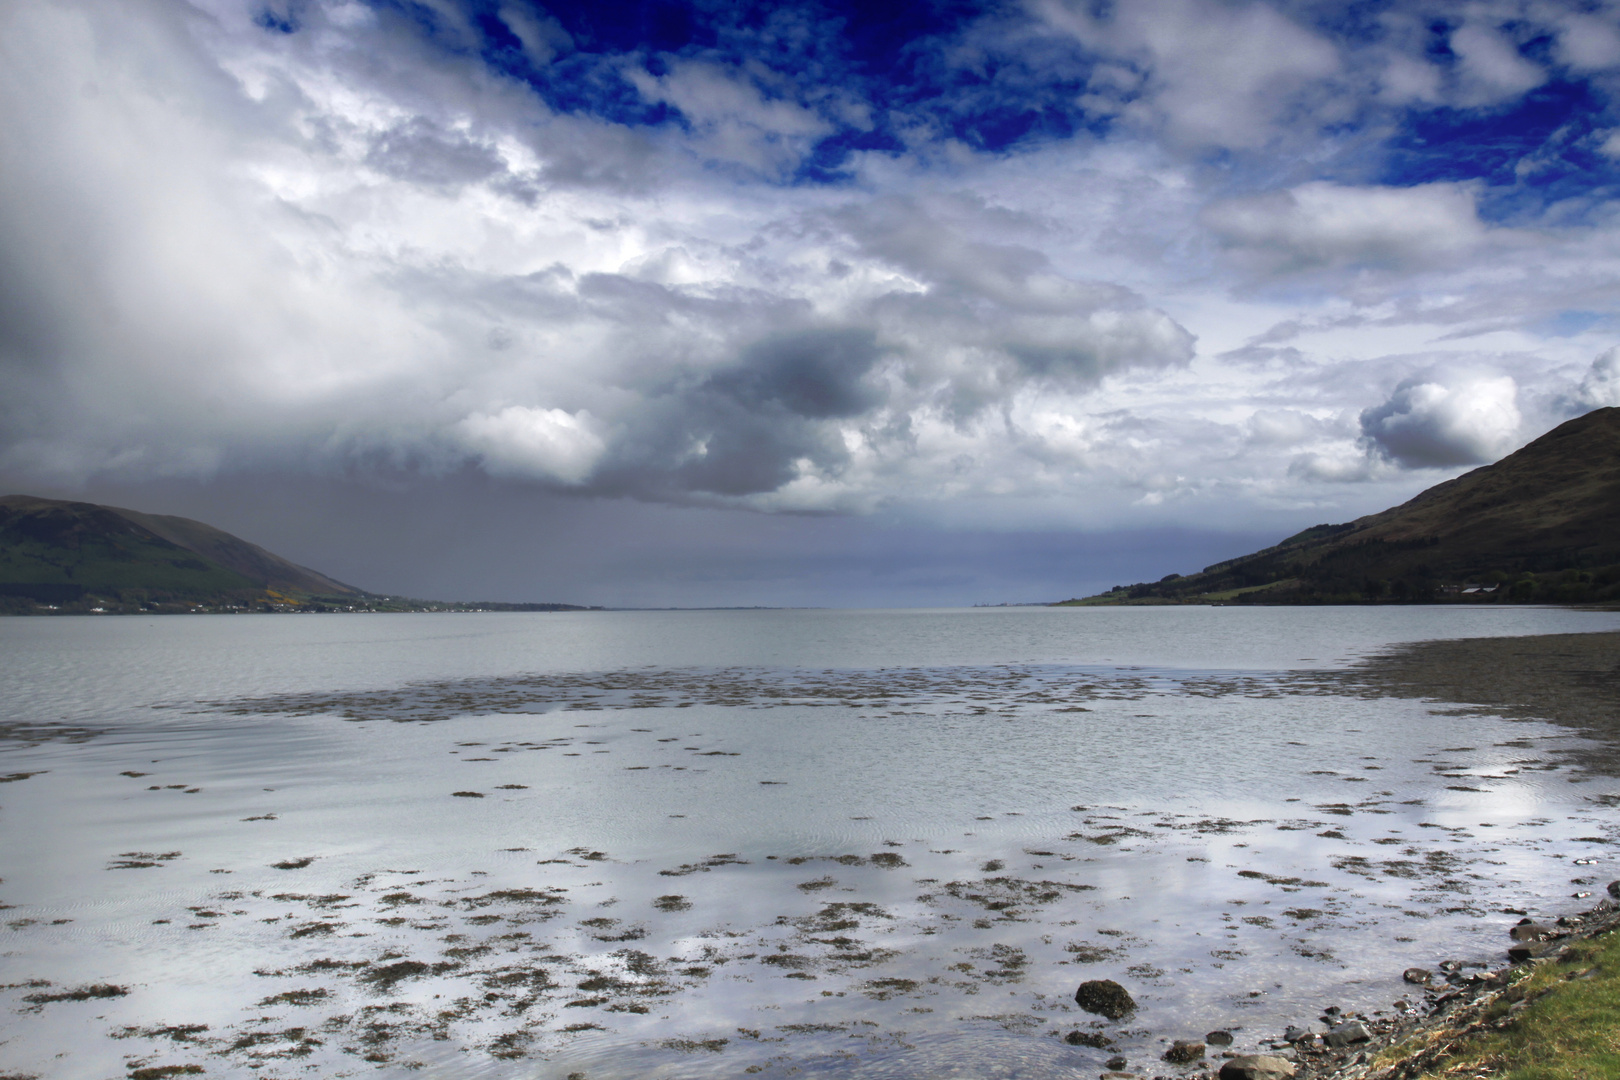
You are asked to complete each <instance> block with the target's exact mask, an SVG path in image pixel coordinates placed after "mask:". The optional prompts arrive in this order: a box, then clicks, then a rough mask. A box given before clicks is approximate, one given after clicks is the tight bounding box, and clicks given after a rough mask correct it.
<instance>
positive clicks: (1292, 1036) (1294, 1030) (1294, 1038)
mask: <svg viewBox="0 0 1620 1080" xmlns="http://www.w3.org/2000/svg"><path fill="white" fill-rule="evenodd" d="M1308 1035H1310V1031H1309V1030H1308V1029H1306V1028H1302V1027H1295V1026H1294V1025H1293V1024H1289V1025H1288V1030H1287V1031H1284V1032H1283V1041H1284V1042H1291V1043H1297V1042H1299V1040H1301V1039H1303V1038H1305V1037H1307V1036H1308Z"/></svg>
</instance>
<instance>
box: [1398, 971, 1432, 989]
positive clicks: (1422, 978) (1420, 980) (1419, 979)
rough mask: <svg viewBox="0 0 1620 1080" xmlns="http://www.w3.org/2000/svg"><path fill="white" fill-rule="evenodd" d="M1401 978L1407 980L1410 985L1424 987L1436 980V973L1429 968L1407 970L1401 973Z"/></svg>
mask: <svg viewBox="0 0 1620 1080" xmlns="http://www.w3.org/2000/svg"><path fill="white" fill-rule="evenodd" d="M1401 978H1403V979H1405V980H1406V981H1407V982H1409V983H1416V984H1417V985H1419V986H1422V985H1423V984H1424V983H1426V982H1428V981H1429V980H1430V979H1432V978H1434V972H1432V971H1430V970H1428V969H1427V968H1415V967H1414V968H1407V969H1406V970H1405V971H1403V972H1401Z"/></svg>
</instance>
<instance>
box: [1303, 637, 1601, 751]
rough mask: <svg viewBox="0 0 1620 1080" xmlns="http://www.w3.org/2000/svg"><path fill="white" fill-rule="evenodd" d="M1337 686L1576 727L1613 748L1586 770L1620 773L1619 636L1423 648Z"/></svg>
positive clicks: (1357, 670)
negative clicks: (1471, 706) (1441, 702)
mask: <svg viewBox="0 0 1620 1080" xmlns="http://www.w3.org/2000/svg"><path fill="white" fill-rule="evenodd" d="M1333 681H1334V682H1335V683H1337V684H1338V685H1339V686H1341V687H1343V688H1344V689H1345V690H1348V691H1351V692H1359V693H1362V694H1365V695H1370V696H1387V697H1404V698H1423V699H1428V700H1433V701H1444V702H1455V703H1460V704H1464V705H1473V706H1476V707H1477V708H1476V709H1475V710H1469V711H1474V712H1477V713H1480V714H1486V713H1488V714H1490V715H1493V716H1506V717H1514V718H1520V719H1535V720H1548V721H1551V722H1552V723H1555V724H1559V725H1562V726H1564V727H1569V728H1573V729H1575V730H1577V731H1579V732H1581V734H1583V735H1585V736H1587V737H1588V738H1591V739H1594V740H1597V741H1599V742H1601V743H1602V744H1604V745H1606V746H1607V747H1609V750H1608V752H1607V753H1601V752H1600V753H1598V754H1597V755H1596V756H1592V757H1590V758H1588V759H1585V760H1583V761H1582V762H1581V763H1580V764H1581V765H1582V766H1583V767H1584V768H1586V769H1587V770H1589V771H1591V772H1596V773H1601V774H1603V775H1607V776H1616V775H1620V633H1612V632H1601V633H1590V634H1546V635H1541V636H1537V637H1501V638H1466V639H1462V640H1455V641H1424V642H1418V643H1416V644H1412V645H1405V646H1401V647H1400V648H1398V649H1395V650H1393V651H1391V652H1388V653H1385V654H1383V655H1380V656H1377V657H1374V658H1372V659H1370V660H1368V661H1366V662H1365V663H1363V664H1360V665H1358V666H1356V667H1353V668H1350V669H1348V670H1346V671H1344V672H1342V673H1340V674H1338V675H1337V677H1336V678H1335V679H1334V680H1333Z"/></svg>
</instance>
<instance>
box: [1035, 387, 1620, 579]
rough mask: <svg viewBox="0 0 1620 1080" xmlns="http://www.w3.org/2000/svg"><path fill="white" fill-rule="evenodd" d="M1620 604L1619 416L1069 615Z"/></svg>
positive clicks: (1593, 420) (1594, 420) (1557, 433)
mask: <svg viewBox="0 0 1620 1080" xmlns="http://www.w3.org/2000/svg"><path fill="white" fill-rule="evenodd" d="M1449 599H1455V600H1459V601H1480V600H1489V601H1499V600H1513V601H1533V602H1551V603H1582V602H1591V601H1607V600H1617V599H1620V408H1608V409H1598V410H1595V411H1593V412H1589V413H1587V414H1586V415H1585V416H1580V417H1577V418H1575V419H1574V420H1570V421H1568V422H1566V423H1564V424H1561V425H1559V426H1558V427H1556V428H1554V429H1553V430H1552V431H1550V432H1548V433H1547V434H1545V435H1543V436H1542V437H1541V438H1539V439H1537V440H1535V441H1534V442H1532V443H1530V444H1529V445H1528V446H1525V447H1524V448H1522V449H1520V450H1518V451H1517V452H1515V453H1513V454H1510V455H1508V456H1507V457H1505V458H1503V459H1502V460H1501V461H1498V462H1497V463H1496V464H1494V465H1486V466H1484V467H1482V468H1478V469H1475V470H1474V471H1473V472H1470V473H1465V474H1464V475H1462V476H1459V477H1457V478H1456V479H1455V480H1448V481H1446V482H1445V483H1443V484H1436V485H1435V486H1434V487H1432V488H1429V489H1428V490H1427V491H1425V492H1423V493H1422V494H1420V495H1418V496H1417V497H1416V498H1414V499H1412V500H1410V501H1408V502H1405V503H1402V504H1401V505H1400V506H1397V507H1395V508H1393V509H1390V510H1385V511H1384V512H1382V513H1379V514H1372V515H1369V516H1368V517H1364V518H1358V519H1357V520H1355V521H1351V522H1347V523H1345V524H1342V525H1317V526H1314V527H1312V528H1309V529H1306V530H1305V531H1304V532H1301V533H1297V534H1296V535H1294V536H1290V537H1288V538H1287V539H1286V540H1283V541H1282V542H1281V543H1279V544H1277V545H1275V546H1274V547H1269V548H1266V549H1265V550H1263V551H1257V552H1255V553H1254V554H1252V555H1245V556H1243V557H1241V558H1237V559H1229V560H1227V561H1226V562H1221V563H1216V564H1215V565H1214V566H1208V567H1205V568H1204V569H1203V570H1202V571H1201V572H1199V573H1196V574H1189V575H1187V576H1185V577H1183V576H1182V575H1180V574H1170V575H1168V576H1166V577H1165V578H1163V579H1162V580H1160V581H1156V582H1150V583H1141V584H1137V585H1128V586H1116V587H1115V588H1114V589H1112V590H1110V591H1109V592H1107V593H1103V594H1102V595H1100V596H1094V597H1088V598H1086V599H1083V600H1068V601H1064V603H1066V604H1075V605H1080V604H1110V603H1115V604H1117V603H1262V604H1321V603H1374V602H1433V601H1436V600H1449Z"/></svg>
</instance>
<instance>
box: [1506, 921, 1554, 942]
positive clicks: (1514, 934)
mask: <svg viewBox="0 0 1620 1080" xmlns="http://www.w3.org/2000/svg"><path fill="white" fill-rule="evenodd" d="M1557 932H1558V931H1556V930H1554V929H1553V928H1552V927H1550V926H1544V925H1543V924H1541V923H1538V922H1531V921H1530V920H1529V919H1520V920H1519V925H1517V926H1515V927H1514V928H1513V929H1512V930H1509V931H1508V936H1509V937H1511V938H1512V939H1513V940H1514V941H1546V940H1547V939H1548V938H1550V937H1552V936H1553V935H1554V934H1556V933H1557Z"/></svg>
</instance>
